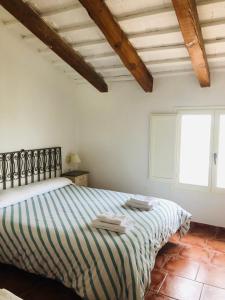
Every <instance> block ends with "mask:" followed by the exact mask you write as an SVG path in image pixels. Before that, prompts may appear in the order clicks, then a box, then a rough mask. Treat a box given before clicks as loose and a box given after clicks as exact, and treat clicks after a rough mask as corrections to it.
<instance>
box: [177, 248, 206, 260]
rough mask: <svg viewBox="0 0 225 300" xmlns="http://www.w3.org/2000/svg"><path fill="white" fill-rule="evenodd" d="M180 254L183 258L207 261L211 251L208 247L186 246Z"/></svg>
mask: <svg viewBox="0 0 225 300" xmlns="http://www.w3.org/2000/svg"><path fill="white" fill-rule="evenodd" d="M180 255H181V256H183V257H185V258H190V259H193V260H195V261H197V262H205V263H207V262H209V261H210V258H211V256H212V252H211V251H210V250H208V249H205V248H203V247H199V246H190V245H189V246H186V247H185V248H184V249H183V250H182V251H181V252H180Z"/></svg>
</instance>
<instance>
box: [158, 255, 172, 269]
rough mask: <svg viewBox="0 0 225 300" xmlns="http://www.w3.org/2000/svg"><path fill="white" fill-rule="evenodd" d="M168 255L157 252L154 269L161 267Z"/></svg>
mask: <svg viewBox="0 0 225 300" xmlns="http://www.w3.org/2000/svg"><path fill="white" fill-rule="evenodd" d="M169 258H170V256H167V255H163V254H161V255H160V254H158V255H157V256H156V260H155V268H156V269H161V268H163V266H164V265H165V263H166V262H167V261H168V260H169Z"/></svg>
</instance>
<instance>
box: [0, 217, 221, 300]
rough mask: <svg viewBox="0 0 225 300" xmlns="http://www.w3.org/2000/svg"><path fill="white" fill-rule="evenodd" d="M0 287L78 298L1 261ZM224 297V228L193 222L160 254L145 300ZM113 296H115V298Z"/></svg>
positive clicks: (36, 299)
mask: <svg viewBox="0 0 225 300" xmlns="http://www.w3.org/2000/svg"><path fill="white" fill-rule="evenodd" d="M0 288H6V289H8V290H10V291H12V292H13V293H15V294H17V295H18V296H20V297H21V298H23V299H24V300H78V299H80V298H79V297H78V296H76V295H75V294H74V293H73V292H72V291H71V290H69V289H66V288H64V287H63V286H62V285H61V284H59V283H57V282H55V281H52V280H47V279H43V278H41V277H38V276H33V275H30V274H27V273H25V272H22V271H19V270H17V269H15V268H13V267H9V266H4V265H0ZM172 299H176V300H225V229H220V228H216V227H212V226H207V225H201V224H196V223H195V224H192V226H191V230H190V232H189V233H188V235H186V236H185V237H184V238H182V239H181V240H179V238H178V236H177V235H175V236H174V237H173V238H172V239H171V240H170V242H169V243H168V244H166V245H165V246H164V247H163V249H162V250H161V251H160V253H159V254H158V256H157V259H156V264H155V268H154V270H153V272H152V284H151V288H150V291H149V292H148V293H147V295H146V298H145V300H172ZM112 300H113V299H112Z"/></svg>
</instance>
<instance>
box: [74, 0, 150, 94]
mask: <svg viewBox="0 0 225 300" xmlns="http://www.w3.org/2000/svg"><path fill="white" fill-rule="evenodd" d="M79 1H80V3H81V4H82V5H83V6H84V8H85V9H86V10H87V12H88V14H89V15H90V17H91V18H92V19H93V21H94V22H95V23H96V24H97V26H98V27H99V28H100V30H101V31H102V32H103V34H104V35H105V37H106V39H107V40H108V42H109V43H110V45H111V46H112V48H113V49H114V50H115V52H116V53H117V54H118V55H119V57H120V59H121V60H122V62H123V63H124V65H125V66H126V68H127V69H128V70H129V71H130V72H131V74H132V75H133V76H134V77H135V79H136V80H137V82H138V83H139V84H140V85H141V87H142V88H143V89H144V91H145V92H152V88H153V78H152V75H151V73H150V72H149V70H148V69H147V67H146V66H145V64H144V63H143V61H142V60H141V58H140V57H139V55H138V54H137V51H136V50H135V48H134V47H133V46H132V44H131V43H130V42H129V40H128V38H127V36H126V34H125V33H124V32H123V30H122V29H121V27H120V26H119V24H118V23H117V22H116V21H115V19H114V17H113V15H112V13H111V12H110V10H109V8H108V7H107V5H106V4H105V3H104V1H102V0H94V1H93V0H79Z"/></svg>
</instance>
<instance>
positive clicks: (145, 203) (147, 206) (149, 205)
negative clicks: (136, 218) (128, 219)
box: [126, 195, 158, 210]
mask: <svg viewBox="0 0 225 300" xmlns="http://www.w3.org/2000/svg"><path fill="white" fill-rule="evenodd" d="M156 204H158V200H157V198H154V197H148V196H141V195H135V196H134V197H132V198H130V199H129V200H127V202H126V205H128V206H130V207H134V208H139V209H142V210H151V209H153V207H154V206H155V205H156Z"/></svg>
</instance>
